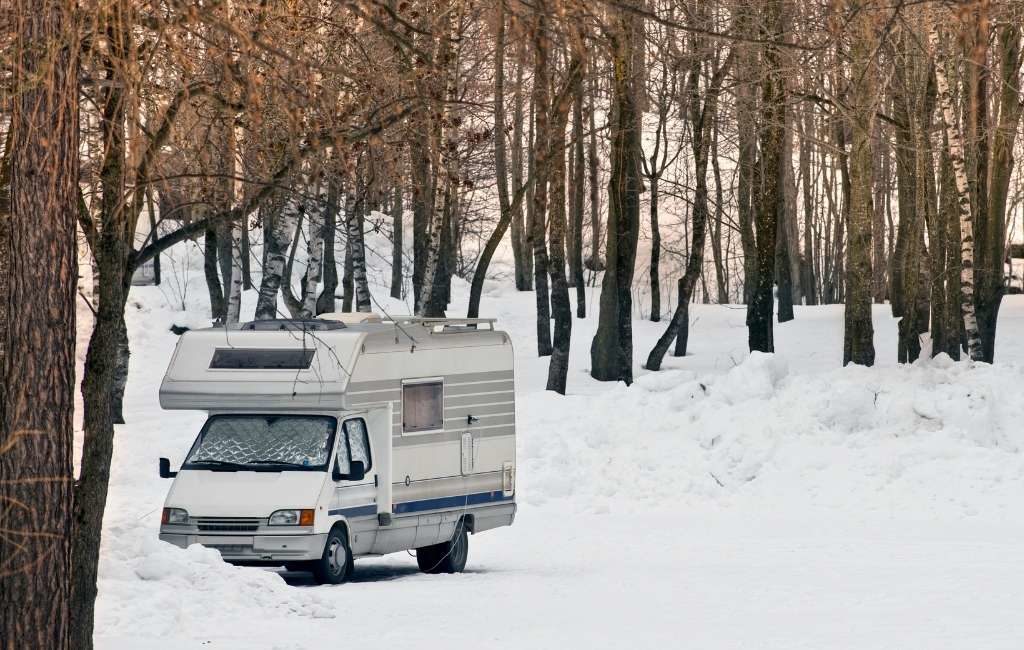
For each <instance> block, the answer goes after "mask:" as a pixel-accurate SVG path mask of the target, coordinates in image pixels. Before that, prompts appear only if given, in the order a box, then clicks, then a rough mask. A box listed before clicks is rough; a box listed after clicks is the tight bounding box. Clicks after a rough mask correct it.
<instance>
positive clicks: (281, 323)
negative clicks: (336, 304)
mask: <svg viewBox="0 0 1024 650" xmlns="http://www.w3.org/2000/svg"><path fill="white" fill-rule="evenodd" d="M239 329H241V330H248V331H254V332H274V331H285V332H321V331H324V330H340V329H345V323H342V322H340V321H328V320H316V319H306V320H303V319H295V318H268V319H266V320H254V321H249V322H248V323H242V324H241V325H240V326H239Z"/></svg>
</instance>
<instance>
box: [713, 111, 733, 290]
mask: <svg viewBox="0 0 1024 650" xmlns="http://www.w3.org/2000/svg"><path fill="white" fill-rule="evenodd" d="M718 126H719V121H718V116H717V115H716V116H715V117H714V121H713V122H712V125H711V128H712V132H711V133H712V135H711V169H712V171H713V172H714V178H715V220H714V222H713V224H712V232H711V257H712V261H713V262H714V264H715V290H716V291H717V293H718V296H717V300H718V304H720V305H727V304H729V277H728V274H727V272H726V269H725V257H724V256H723V255H722V212H723V211H724V209H725V208H724V206H725V197H724V193H723V190H722V170H721V169H720V168H719V164H718Z"/></svg>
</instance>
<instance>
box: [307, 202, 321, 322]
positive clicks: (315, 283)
mask: <svg viewBox="0 0 1024 650" xmlns="http://www.w3.org/2000/svg"><path fill="white" fill-rule="evenodd" d="M306 228H307V231H306V232H307V234H306V254H307V258H306V279H305V282H304V283H303V285H302V317H303V318H312V317H313V316H315V315H316V298H317V289H318V288H319V285H320V275H321V270H322V267H323V259H324V236H323V235H324V233H323V215H322V214H316V215H314V214H312V213H311V214H310V215H309V219H308V220H307V226H306Z"/></svg>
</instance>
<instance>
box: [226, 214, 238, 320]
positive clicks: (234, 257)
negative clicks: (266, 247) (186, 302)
mask: <svg viewBox="0 0 1024 650" xmlns="http://www.w3.org/2000/svg"><path fill="white" fill-rule="evenodd" d="M241 310H242V227H241V224H239V223H238V222H235V223H233V224H231V288H230V290H229V291H228V305H227V315H226V317H225V321H226V322H228V323H237V322H238V318H239V316H240V314H241Z"/></svg>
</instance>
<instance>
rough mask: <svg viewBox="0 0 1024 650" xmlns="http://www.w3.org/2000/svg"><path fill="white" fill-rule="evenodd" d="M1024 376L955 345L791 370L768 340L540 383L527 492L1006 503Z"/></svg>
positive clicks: (861, 506)
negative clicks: (902, 362)
mask: <svg viewBox="0 0 1024 650" xmlns="http://www.w3.org/2000/svg"><path fill="white" fill-rule="evenodd" d="M1022 375H1024V369H1022V368H1020V367H1017V366H1014V365H1005V366H989V365H985V364H973V365H972V364H971V363H969V362H966V361H965V362H957V363H954V362H953V361H952V360H950V359H949V358H948V357H939V358H937V359H935V360H922V361H919V362H918V363H916V364H913V365H910V366H903V367H893V368H863V367H856V366H851V367H847V368H836V369H834V370H831V371H828V372H824V373H821V374H791V373H790V371H789V368H788V364H787V362H786V359H785V358H784V357H783V356H781V355H770V354H760V353H755V354H752V355H751V356H750V357H749V358H747V359H746V360H744V361H743V362H742V363H740V364H738V365H736V366H735V367H733V368H732V369H730V370H728V371H727V372H725V373H724V374H721V375H718V376H715V375H713V374H708V375H707V376H699V375H697V374H696V373H694V372H691V371H687V370H666V371H662V372H658V373H650V374H646V375H642V376H640V377H639V378H638V379H637V381H636V382H635V384H634V385H633V386H632V387H629V388H627V387H625V386H624V385H618V386H614V387H611V388H610V389H608V390H607V391H606V392H605V393H604V394H603V396H602V399H600V400H594V399H592V398H588V397H586V396H572V395H570V396H568V397H558V396H554V395H551V394H543V393H535V394H528V395H527V396H526V397H525V399H523V400H522V408H521V410H520V413H521V414H522V415H523V419H524V420H525V421H524V423H523V431H525V432H534V433H532V434H530V433H527V434H525V435H524V436H523V443H522V453H521V462H522V465H521V468H520V471H519V476H520V477H521V481H520V484H521V485H522V490H521V492H520V494H521V495H522V496H521V498H522V499H523V500H524V501H526V502H527V503H530V504H540V503H545V502H548V501H550V500H552V499H566V500H569V501H571V502H572V506H573V508H574V509H576V510H579V511H583V512H588V511H589V512H604V511H608V510H610V509H612V508H613V507H614V506H615V505H616V504H618V507H619V509H620V510H627V509H628V510H635V509H636V508H637V507H638V506H640V507H644V508H653V509H662V508H669V509H677V508H678V507H679V505H680V502H683V503H684V504H685V505H690V506H694V507H706V506H711V507H721V506H727V505H737V504H740V503H747V504H749V505H754V506H756V507H773V508H775V507H778V506H779V505H780V504H781V502H782V501H783V500H791V501H792V500H795V501H796V503H797V507H812V508H813V507H820V508H827V509H832V508H835V507H843V508H844V509H845V508H852V509H853V510H854V511H856V510H875V509H881V508H883V507H884V508H896V509H897V510H902V509H906V510H907V511H908V512H909V511H914V512H917V513H923V512H929V511H930V512H932V513H933V514H944V513H947V512H948V509H949V508H950V507H952V508H953V510H954V511H955V512H956V513H958V514H964V513H966V514H977V513H978V512H979V511H981V510H983V509H984V510H987V511H989V512H991V513H992V514H994V515H998V514H999V513H1004V512H1006V511H1007V510H1008V509H1011V508H1012V503H1013V497H1012V492H1013V489H1020V488H1021V487H1022V476H1024V460H1022V458H1021V455H1020V454H1019V453H1018V452H1019V450H1020V449H1021V446H1022V445H1024V428H1021V427H1020V422H1021V421H1022V418H1024V403H1022V402H1021V400H1020V399H1019V398H1018V397H1017V395H1016V392H1015V388H1014V387H1015V386H1019V385H1020V383H1021V380H1022V379H1024V377H1022ZM595 477H598V478H597V479H596V480H595ZM965 484H971V485H972V486H974V487H975V488H976V490H965V489H964V486H965ZM1009 486H1016V487H1015V488H1010V487H1009ZM978 490H980V491H978ZM786 506H787V508H788V507H793V504H792V503H791V502H789V501H787V503H786Z"/></svg>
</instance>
